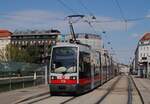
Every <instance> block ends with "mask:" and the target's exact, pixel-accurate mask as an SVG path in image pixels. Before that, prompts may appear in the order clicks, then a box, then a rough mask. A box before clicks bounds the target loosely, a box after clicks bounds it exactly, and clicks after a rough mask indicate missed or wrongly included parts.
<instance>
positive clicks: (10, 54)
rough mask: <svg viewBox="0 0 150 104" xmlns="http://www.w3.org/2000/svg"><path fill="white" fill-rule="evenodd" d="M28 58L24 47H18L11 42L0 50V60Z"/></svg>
mask: <svg viewBox="0 0 150 104" xmlns="http://www.w3.org/2000/svg"><path fill="white" fill-rule="evenodd" d="M29 60H30V56H29V54H28V52H27V51H26V50H25V49H19V47H17V46H14V45H12V44H8V45H7V46H6V48H5V49H4V50H1V51H0V61H1V62H10V61H14V62H27V61H29Z"/></svg>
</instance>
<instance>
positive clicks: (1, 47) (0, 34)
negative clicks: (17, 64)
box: [0, 30, 12, 61]
mask: <svg viewBox="0 0 150 104" xmlns="http://www.w3.org/2000/svg"><path fill="white" fill-rule="evenodd" d="M11 35H12V33H11V32H10V31H8V30H0V54H1V56H0V58H1V60H3V61H4V60H5V61H6V60H7V59H6V57H5V53H6V50H5V49H6V46H7V45H8V44H9V43H10V39H11Z"/></svg>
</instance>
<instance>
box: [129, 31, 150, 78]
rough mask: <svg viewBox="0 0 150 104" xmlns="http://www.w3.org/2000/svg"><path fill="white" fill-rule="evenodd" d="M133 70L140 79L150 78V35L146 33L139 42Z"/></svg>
mask: <svg viewBox="0 0 150 104" xmlns="http://www.w3.org/2000/svg"><path fill="white" fill-rule="evenodd" d="M131 69H132V70H131V72H132V73H136V74H138V76H140V77H145V78H147V77H150V33H145V34H144V35H143V37H142V38H141V39H140V40H139V42H138V45H137V48H136V51H135V57H134V59H133V61H132V68H131Z"/></svg>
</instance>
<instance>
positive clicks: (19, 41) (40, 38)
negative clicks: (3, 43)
mask: <svg viewBox="0 0 150 104" xmlns="http://www.w3.org/2000/svg"><path fill="white" fill-rule="evenodd" d="M59 35H60V31H58V30H26V31H15V32H14V33H13V34H12V37H11V44H13V45H15V46H17V47H19V48H20V49H26V48H27V47H31V46H32V47H34V49H36V48H38V49H39V51H38V53H39V54H38V55H37V60H36V62H35V63H39V64H41V63H43V64H44V63H46V62H47V58H48V56H50V51H51V46H52V45H55V44H56V42H57V41H58V36H59Z"/></svg>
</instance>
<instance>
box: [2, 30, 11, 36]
mask: <svg viewBox="0 0 150 104" xmlns="http://www.w3.org/2000/svg"><path fill="white" fill-rule="evenodd" d="M11 34H12V33H11V32H10V31H8V30H3V29H0V37H9V36H11Z"/></svg>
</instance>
